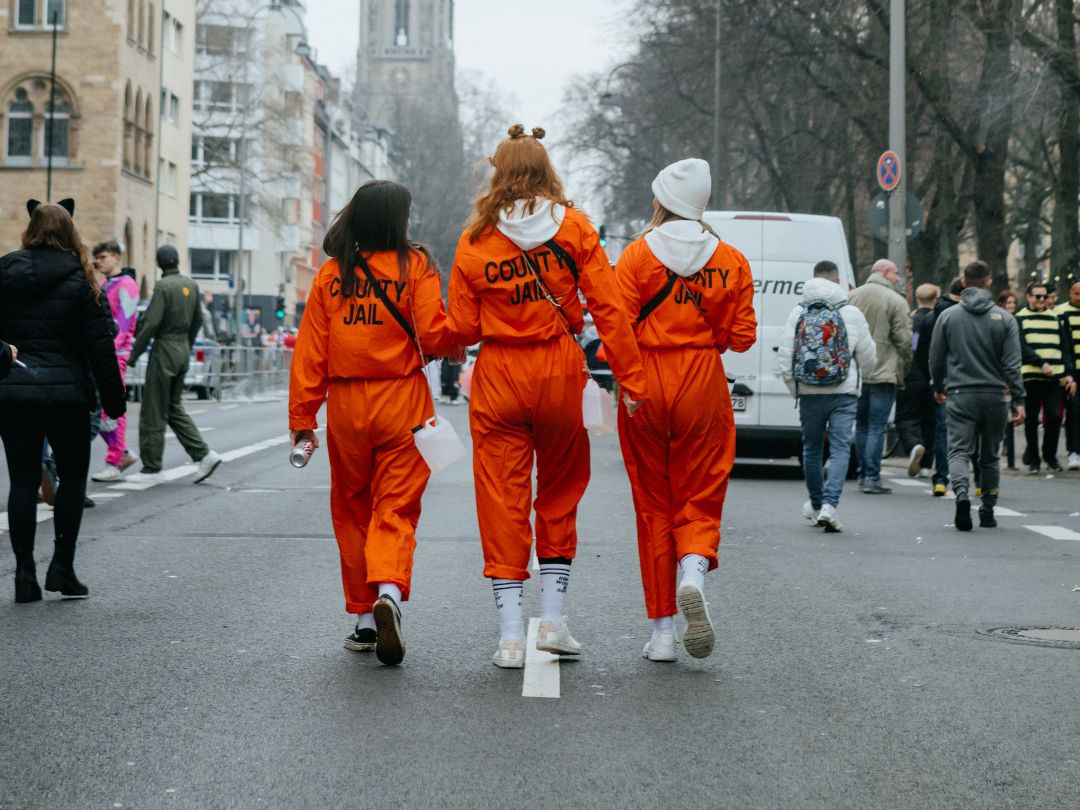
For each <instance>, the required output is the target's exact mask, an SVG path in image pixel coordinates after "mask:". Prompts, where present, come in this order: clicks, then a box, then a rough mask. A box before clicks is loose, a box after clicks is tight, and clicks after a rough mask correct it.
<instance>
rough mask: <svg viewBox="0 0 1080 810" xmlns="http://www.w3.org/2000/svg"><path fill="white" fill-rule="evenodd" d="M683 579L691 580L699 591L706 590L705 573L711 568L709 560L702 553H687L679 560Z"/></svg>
mask: <svg viewBox="0 0 1080 810" xmlns="http://www.w3.org/2000/svg"><path fill="white" fill-rule="evenodd" d="M679 570H680V571H682V581H683V582H689V583H690V584H691V585H694V586H695V587H696V588H697V589H698V590H699V591H704V590H705V574H706V573H707V572H708V570H709V561H708V560H706V559H705V558H704V557H702V556H701V555H700V554H687V555H686V556H685V557H683V558H682V559H681V560H679Z"/></svg>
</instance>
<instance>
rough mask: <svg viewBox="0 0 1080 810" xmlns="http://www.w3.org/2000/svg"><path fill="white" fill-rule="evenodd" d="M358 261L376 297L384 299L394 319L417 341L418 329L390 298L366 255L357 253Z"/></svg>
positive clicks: (384, 303) (413, 340)
mask: <svg viewBox="0 0 1080 810" xmlns="http://www.w3.org/2000/svg"><path fill="white" fill-rule="evenodd" d="M356 261H357V263H359V265H360V269H361V270H363V271H364V275H365V276H366V277H367V282H368V286H369V287H370V288H371V291H372V292H373V293H375V297H376V298H378V299H379V300H380V301H382V304H383V306H384V307H386V308H387V309H388V310H389V311H390V314H391V315H393V316H394V320H395V321H397V322H398V325H399V326H401V328H402V329H404V330H405V334H406V335H408V336H409V340H411V341H412V342H413V343H416V342H417V340H416V330H414V329H413V328H412V324H411V323H409V322H408V321H407V320H405V316H404V315H402V314H401V310H399V309H398V308H397V307H396V306H394V304H393V302H392V301H391V300H390V296H388V295H387V294H386V290H384V289H383V286H382V284H380V283H379V280H378V279H377V278H375V274H374V273H372V272H371V268H370V267H368V263H367V262H366V261H365V260H364V257H363V256H361V255H360V254H357V256H356Z"/></svg>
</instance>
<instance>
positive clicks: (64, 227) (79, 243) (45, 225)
mask: <svg viewBox="0 0 1080 810" xmlns="http://www.w3.org/2000/svg"><path fill="white" fill-rule="evenodd" d="M32 202H33V201H32ZM22 246H23V248H24V249H29V248H41V247H47V248H52V249H53V250H59V251H60V252H61V253H68V254H70V255H72V256H74V257H75V258H77V259H78V260H79V264H81V265H82V269H83V275H85V276H86V283H87V284H89V285H90V289H91V290H92V291H93V293H94V297H95V298H97V297H99V296H100V295H101V287H100V286H99V285H98V280H97V274H96V273H95V272H94V260H93V258H91V256H90V248H89V247H87V245H86V243H85V242H83V240H82V237H81V236H80V235H79V229H78V228H76V227H75V221H74V220H73V219H72V218H71V214H70V213H68V209H66V208H64V207H63V206H60V205H57V204H56V203H38V204H35V205H33V206H32V207H31V209H30V223H29V224H28V225H27V226H26V230H25V231H23V234H22Z"/></svg>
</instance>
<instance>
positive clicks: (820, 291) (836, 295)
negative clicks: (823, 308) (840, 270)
mask: <svg viewBox="0 0 1080 810" xmlns="http://www.w3.org/2000/svg"><path fill="white" fill-rule="evenodd" d="M802 300H803V303H804V304H817V303H824V304H828V305H829V306H831V307H838V306H841V305H843V304H846V303H847V302H848V297H847V293H845V292H844V289H843V287H841V286H840V285H839V284H837V283H836V282H833V281H829V280H828V279H827V278H812V279H810V280H809V281H808V282H806V285H805V286H804V287H803V294H802Z"/></svg>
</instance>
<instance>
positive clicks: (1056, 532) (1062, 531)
mask: <svg viewBox="0 0 1080 810" xmlns="http://www.w3.org/2000/svg"><path fill="white" fill-rule="evenodd" d="M1024 528H1025V529H1030V530H1031V531H1033V532H1035V533H1036V534H1041V535H1044V536H1046V537H1049V538H1050V539H1051V540H1080V532H1074V531H1073V530H1072V529H1066V528H1065V527H1064V526H1024Z"/></svg>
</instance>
